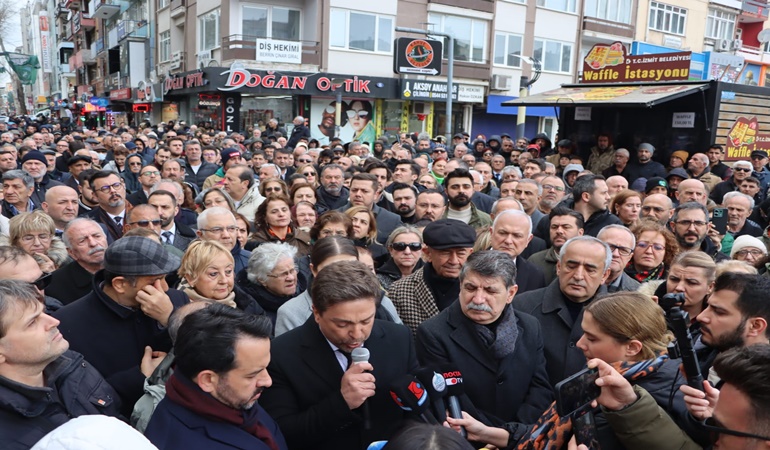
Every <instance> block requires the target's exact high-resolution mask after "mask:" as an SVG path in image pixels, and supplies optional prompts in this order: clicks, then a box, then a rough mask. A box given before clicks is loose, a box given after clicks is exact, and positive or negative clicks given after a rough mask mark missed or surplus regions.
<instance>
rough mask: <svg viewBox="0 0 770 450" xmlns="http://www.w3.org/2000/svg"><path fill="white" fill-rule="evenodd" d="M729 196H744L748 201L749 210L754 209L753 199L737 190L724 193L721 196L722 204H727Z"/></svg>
mask: <svg viewBox="0 0 770 450" xmlns="http://www.w3.org/2000/svg"><path fill="white" fill-rule="evenodd" d="M731 198H745V199H746V200H748V202H749V211H751V210H752V209H754V199H753V198H751V196H748V195H746V194H744V193H742V192H738V191H733V192H728V193H727V194H725V196H724V197H723V198H722V204H723V205H727V201H728V200H730V199H731Z"/></svg>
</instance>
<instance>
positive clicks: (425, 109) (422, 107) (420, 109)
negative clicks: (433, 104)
mask: <svg viewBox="0 0 770 450" xmlns="http://www.w3.org/2000/svg"><path fill="white" fill-rule="evenodd" d="M412 114H426V115H427V114H430V105H429V104H428V103H425V102H412Z"/></svg>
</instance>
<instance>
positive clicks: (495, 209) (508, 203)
mask: <svg viewBox="0 0 770 450" xmlns="http://www.w3.org/2000/svg"><path fill="white" fill-rule="evenodd" d="M512 209H515V210H517V211H524V207H523V206H521V202H519V201H518V200H516V199H515V198H513V197H504V198H501V199H499V200H497V201H496V202H495V203H494V204H492V212H491V214H490V217H491V218H492V219H494V218H495V216H497V215H498V214H500V213H501V212H503V211H508V210H512Z"/></svg>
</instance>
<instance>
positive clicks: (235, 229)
mask: <svg viewBox="0 0 770 450" xmlns="http://www.w3.org/2000/svg"><path fill="white" fill-rule="evenodd" d="M200 230H201V231H205V232H207V233H211V234H222V233H224V232H225V231H227V232H228V233H231V234H233V233H236V232H238V227H237V226H236V225H231V226H229V227H214V228H201V229H200Z"/></svg>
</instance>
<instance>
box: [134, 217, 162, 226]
mask: <svg viewBox="0 0 770 450" xmlns="http://www.w3.org/2000/svg"><path fill="white" fill-rule="evenodd" d="M150 224H152V225H154V226H156V227H157V226H160V224H161V220H160V219H155V220H137V221H136V222H130V223H129V225H139V226H140V227H142V228H147V227H149V226H150Z"/></svg>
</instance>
